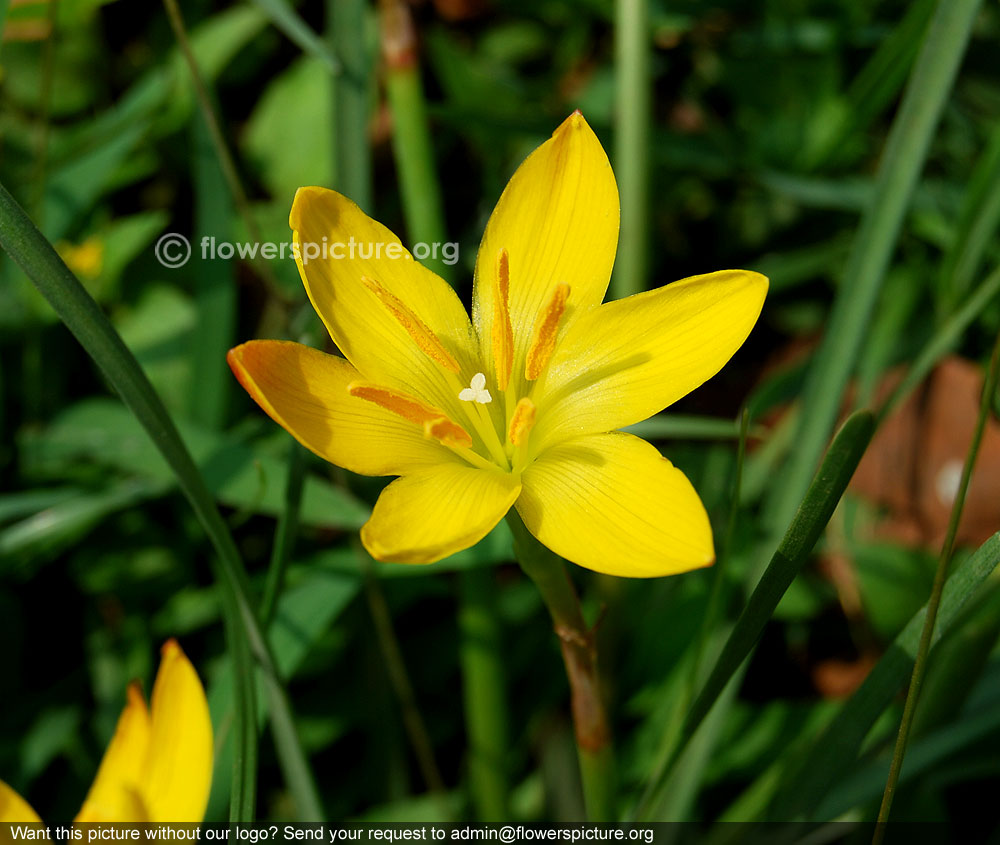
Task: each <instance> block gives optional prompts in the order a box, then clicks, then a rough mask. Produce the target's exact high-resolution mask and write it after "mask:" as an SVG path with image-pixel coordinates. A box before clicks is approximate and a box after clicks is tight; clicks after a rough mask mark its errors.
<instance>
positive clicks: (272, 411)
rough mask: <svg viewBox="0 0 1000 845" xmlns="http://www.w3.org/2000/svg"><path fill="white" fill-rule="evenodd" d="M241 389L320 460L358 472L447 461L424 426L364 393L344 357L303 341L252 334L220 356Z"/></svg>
mask: <svg viewBox="0 0 1000 845" xmlns="http://www.w3.org/2000/svg"><path fill="white" fill-rule="evenodd" d="M227 360H228V361H229V366H230V367H232V370H233V372H234V373H235V374H236V377H237V378H238V379H239V380H240V383H241V384H242V385H243V387H244V388H246V391H247V393H249V394H250V396H251V397H253V399H254V401H255V402H256V403H257V404H258V405H260V407H261V408H263V409H264V411H265V412H266V413H267V414H268V416H270V417H271V419H273V420H274V421H275V422H276V423H278V424H279V425H281V426H283V427H284V428H285V429H287V430H288V432H289V433H290V434H291V435H292V436H293V437H295V439H296V440H298V441H299V442H300V443H301V444H302V445H303V446H305V447H306V448H308V449H311V450H312V451H313V452H315V453H316V454H317V455H319V456H320V457H321V458H323V459H325V460H327V461H331V462H332V463H335V464H337V465H338V466H342V467H346V468H347V469H349V470H352V471H354V472H359V473H362V474H363V475H402V474H404V473H407V472H412V471H414V470H415V469H419V468H420V467H425V466H428V465H433V464H437V463H440V462H441V461H450V460H453V459H454V458H453V456H452V454H451V453H450V452H449V451H448V450H447V449H444V448H442V447H441V446H439V445H438V444H437V443H436V442H434V441H432V440H429V439H428V438H427V437H426V436H425V435H424V430H423V428H421V427H420V426H418V425H414V424H413V423H411V422H408V421H406V420H404V419H402V418H401V417H399V416H397V415H396V414H393V413H390V412H389V411H387V410H385V409H384V408H382V407H380V406H378V405H376V404H374V403H372V402H366V401H365V400H364V399H361V398H358V397H356V396H351V395H350V393H348V385H350V384H351V382H353V381H356V380H357V379H358V378H359V377H360V376H359V374H358V371H357V370H356V369H355V368H354V367H352V366H351V365H350V364H349V363H348V362H347V361H345V360H344V359H343V358H338V357H336V356H334V355H326V354H324V353H322V352H319V351H317V350H315V349H310V348H309V347H308V346H302V345H301V344H298V343H289V342H286V341H278V340H254V341H250V342H249V343H244V344H243V345H242V346H237V347H236V348H235V349H232V350H230V351H229V355H228V356H227Z"/></svg>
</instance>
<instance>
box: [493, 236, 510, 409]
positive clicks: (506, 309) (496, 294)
mask: <svg viewBox="0 0 1000 845" xmlns="http://www.w3.org/2000/svg"><path fill="white" fill-rule="evenodd" d="M493 362H494V364H495V365H496V369H497V387H499V388H500V389H501V390H506V389H507V385H508V384H509V383H510V371H511V369H512V368H513V366H514V328H513V326H511V323H510V259H509V257H508V255H507V250H506V249H504V248H503V247H500V251H499V252H498V253H497V266H496V272H495V273H494V274H493Z"/></svg>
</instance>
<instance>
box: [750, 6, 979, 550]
mask: <svg viewBox="0 0 1000 845" xmlns="http://www.w3.org/2000/svg"><path fill="white" fill-rule="evenodd" d="M979 5H980V0H941V2H939V3H938V7H937V10H936V12H935V14H934V17H933V19H932V20H931V23H930V26H929V28H928V31H927V35H926V37H925V38H924V42H923V45H922V47H921V51H920V55H919V56H918V58H917V62H916V65H915V66H914V68H913V72H912V74H911V75H910V79H909V82H908V84H907V87H906V92H905V94H904V96H903V102H902V105H901V106H900V109H899V113H898V115H897V116H896V119H895V120H894V121H893V124H892V129H891V131H890V133H889V138H888V141H887V142H886V146H885V149H884V151H883V153H882V160H881V163H880V165H879V169H878V174H877V176H876V180H875V196H874V199H873V201H872V203H871V205H870V206H869V208H868V209H867V211H866V212H865V214H864V216H863V218H862V220H861V225H860V227H859V229H858V233H857V235H856V237H855V240H854V245H853V248H852V250H851V254H850V257H849V259H848V261H847V264H846V266H845V268H844V272H843V277H842V278H843V282H842V284H841V285H840V288H839V289H838V291H837V298H836V301H835V302H834V306H833V310H832V311H831V314H830V318H829V320H828V321H827V329H826V332H825V334H824V336H823V341H822V343H821V344H820V348H819V349H818V350H817V352H816V355H815V358H814V360H813V364H812V367H811V369H810V372H809V376H808V379H807V381H806V385H805V389H804V392H803V395H802V399H801V402H800V405H801V407H802V417H801V419H800V422H799V426H798V434H797V438H796V444H797V445H796V449H795V452H794V454H793V456H792V459H791V461H790V463H789V465H788V467H787V469H786V472H785V473H784V474H783V477H782V483H781V484H775V485H773V487H772V488H771V494H770V496H769V498H768V501H767V502H766V504H765V513H764V518H765V524H766V526H767V528H768V529H769V531H770V532H771V533H772V534H773V535H774V536H775V537H776V535H777V532H778V531H780V530H781V527H782V526H784V525H786V524H787V523H788V521H789V520H790V519H791V517H792V515H793V514H794V512H795V506H796V503H797V502H799V501H800V500H801V499H802V496H803V495H804V494H805V491H806V489H807V488H808V486H809V479H810V477H811V476H812V473H813V470H814V469H815V467H816V464H817V463H818V461H819V458H820V456H821V455H822V453H823V448H824V446H825V444H826V442H827V439H828V438H829V436H830V432H831V430H832V429H833V426H834V424H835V422H836V419H837V416H838V415H839V414H840V411H841V407H842V404H841V397H842V396H843V392H844V388H845V386H846V385H847V381H848V379H849V378H850V375H851V370H852V368H853V367H854V364H855V361H856V359H857V355H858V351H859V349H860V348H861V344H862V342H863V341H864V338H865V335H866V332H867V328H868V322H869V318H870V317H871V313H872V309H873V307H874V305H875V302H876V300H877V298H878V294H879V290H880V289H881V287H882V281H883V279H884V277H885V272H886V268H887V267H888V265H889V260H890V259H891V257H892V253H893V250H894V249H895V245H896V241H897V239H898V236H899V232H900V229H901V228H902V225H903V218H904V216H905V214H906V210H907V207H908V206H909V202H910V197H911V196H912V195H913V189H914V187H915V185H916V183H917V179H918V178H919V176H920V172H921V171H922V169H923V166H924V162H925V160H926V158H927V151H928V149H929V147H930V143H931V139H932V138H933V135H934V129H935V127H936V126H937V123H938V119H939V117H940V115H941V112H942V110H943V108H944V104H945V102H947V99H948V93H949V92H950V90H951V87H952V83H953V82H954V79H955V74H956V73H957V71H958V65H959V62H960V61H961V58H962V55H963V54H964V52H965V46H966V43H967V41H968V38H969V33H970V30H971V28H972V22H973V20H974V19H975V16H976V12H977V10H978V9H979Z"/></svg>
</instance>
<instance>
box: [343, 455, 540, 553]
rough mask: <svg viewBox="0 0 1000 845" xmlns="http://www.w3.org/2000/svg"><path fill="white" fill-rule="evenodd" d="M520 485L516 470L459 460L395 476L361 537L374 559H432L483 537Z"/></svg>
mask: <svg viewBox="0 0 1000 845" xmlns="http://www.w3.org/2000/svg"><path fill="white" fill-rule="evenodd" d="M520 490H521V482H520V479H519V478H518V477H517V476H515V475H511V474H509V473H505V472H500V471H499V470H489V469H474V468H472V467H466V466H461V465H458V464H455V465H452V466H448V465H445V466H440V467H437V468H435V469H433V470H427V471H424V472H420V473H417V474H414V475H408V476H406V477H404V478H398V479H396V480H395V481H393V482H392V484H390V485H389V486H388V487H386V488H385V490H383V491H382V495H381V496H379V498H378V501H377V502H376V503H375V509H374V511H372V516H371V519H370V520H368V522H367V523H366V524H365V525H364V526H363V527H362V529H361V541H362V542H363V543H364V545H365V548H366V549H368V551H369V553H370V554H371V556H372V557H374V558H375V559H376V560H386V561H392V562H394V563H433V562H434V561H436V560H440V559H441V558H443V557H447V556H448V555H450V554H454V553H455V552H458V551H461V550H462V549H467V548H468V547H469V546H471V545H473V544H475V543H478V542H479V541H480V540H482V539H483V537H485V536H486V535H487V534H488V533H489V532H490V531H491V530H492V529H493V527H494V526H495V525H496V524H497V523H498V522H499V521H500V520H501V519H503V516H504V514H506V513H507V511H508V510H509V509H510V506H511V505H512V504H514V501H515V499H517V496H518V493H519V492H520Z"/></svg>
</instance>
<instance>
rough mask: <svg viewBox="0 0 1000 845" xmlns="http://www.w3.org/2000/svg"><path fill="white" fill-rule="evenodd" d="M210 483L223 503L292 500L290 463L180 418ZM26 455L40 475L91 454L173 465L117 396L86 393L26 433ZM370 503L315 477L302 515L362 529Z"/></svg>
mask: <svg viewBox="0 0 1000 845" xmlns="http://www.w3.org/2000/svg"><path fill="white" fill-rule="evenodd" d="M177 427H178V429H179V431H180V432H181V435H182V438H183V441H184V443H185V445H186V446H187V448H188V449H189V450H190V452H191V455H192V456H193V457H194V460H195V462H196V463H197V465H198V468H199V470H200V471H201V473H202V477H203V479H204V482H205V484H206V485H207V487H208V489H209V491H210V492H211V493H212V495H213V496H214V497H215V498H216V500H217V501H219V502H220V503H222V504H225V505H229V506H231V507H235V508H239V509H241V510H243V511H247V512H250V513H261V514H267V515H269V516H279V515H280V514H281V513H282V512H283V510H284V507H285V498H284V489H285V484H286V479H287V475H288V464H287V462H286V461H284V460H282V459H281V458H278V457H274V456H271V455H267V454H260V453H259V451H255V450H254V449H252V448H250V446H248V445H246V444H244V443H242V442H240V441H238V440H235V439H234V438H233V437H232V435H229V434H219V433H217V432H212V431H208V430H206V429H204V428H202V427H200V426H197V425H194V424H191V423H184V422H179V423H178V426H177ZM21 447H22V449H23V451H24V454H25V460H26V462H27V463H28V465H29V467H30V468H31V469H32V470H33V471H35V472H36V474H44V473H46V472H52V473H55V474H58V473H59V472H60V471H61V470H62V468H63V467H64V466H65V465H66V463H67V462H69V461H74V460H80V459H85V460H91V461H97V462H99V463H102V464H104V465H106V466H111V467H115V468H116V469H119V470H121V471H123V472H127V473H131V474H134V475H138V476H141V477H144V478H149V479H153V480H160V481H166V482H172V481H173V477H174V476H173V471H172V470H171V468H170V465H169V464H168V463H167V462H166V461H164V459H163V457H162V456H161V455H160V454H159V452H158V451H157V449H156V448H155V446H154V445H153V444H151V443H150V442H149V439H148V438H147V437H146V436H145V434H144V432H143V430H142V428H141V426H140V425H139V424H138V423H137V422H136V420H135V419H134V418H133V417H132V415H131V414H129V412H128V410H127V409H125V408H122V407H121V405H119V404H118V403H116V402H114V401H112V400H110V399H85V400H83V401H82V402H79V403H77V404H76V405H73V406H72V407H70V408H68V409H67V410H66V411H64V412H63V413H62V414H60V415H59V416H58V417H57V418H56V419H55V421H54V422H53V423H52V424H51V425H50V426H49V427H48V428H46V429H42V430H41V431H38V432H34V433H25V434H24V435H23V436H22V437H21ZM369 512H370V511H369V508H368V506H367V505H365V504H364V503H362V502H361V501H359V500H358V499H356V498H354V497H353V496H352V495H350V494H349V493H347V492H346V491H344V490H342V489H340V488H338V487H335V486H334V485H333V484H331V483H329V482H327V481H325V480H323V479H320V478H317V477H315V476H309V477H307V478H306V480H305V487H304V491H303V499H302V510H301V520H302V523H303V524H305V525H311V526H317V527H321V528H359V527H360V526H361V525H362V524H363V523H364V522H365V520H366V519H367V518H368V515H369Z"/></svg>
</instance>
